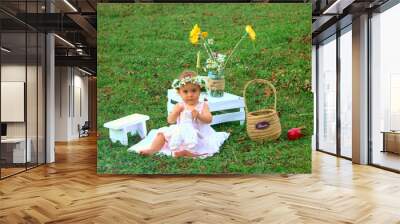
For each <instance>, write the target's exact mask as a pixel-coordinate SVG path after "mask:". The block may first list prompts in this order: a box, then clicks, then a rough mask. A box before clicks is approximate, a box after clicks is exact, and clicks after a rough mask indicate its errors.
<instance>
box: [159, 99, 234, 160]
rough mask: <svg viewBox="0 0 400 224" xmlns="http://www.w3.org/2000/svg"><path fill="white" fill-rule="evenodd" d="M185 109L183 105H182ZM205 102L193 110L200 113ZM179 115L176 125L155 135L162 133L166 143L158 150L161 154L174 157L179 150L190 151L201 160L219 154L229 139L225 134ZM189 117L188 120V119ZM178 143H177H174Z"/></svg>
mask: <svg viewBox="0 0 400 224" xmlns="http://www.w3.org/2000/svg"><path fill="white" fill-rule="evenodd" d="M182 104H183V105H184V107H185V110H184V111H186V105H185V103H182ZM204 104H206V102H199V103H198V104H197V105H196V107H195V109H196V110H197V111H199V113H201V112H202V111H203V106H204ZM186 113H187V112H185V113H181V114H180V116H179V117H178V119H177V124H173V125H170V126H167V127H162V128H160V129H158V130H157V133H163V134H164V137H165V139H166V143H165V144H164V146H163V147H162V149H161V150H160V153H161V154H165V155H170V156H174V153H173V152H174V151H175V150H179V149H186V150H190V151H191V152H192V153H196V154H199V155H203V156H201V157H202V158H204V157H208V156H212V155H214V154H215V153H217V152H219V149H220V147H221V145H222V144H223V143H224V141H225V140H226V139H228V137H229V133H227V132H216V131H215V130H214V129H213V128H212V127H211V125H210V124H205V123H203V122H201V121H199V120H192V119H191V117H192V115H191V112H190V111H189V113H190V115H188V114H186ZM189 117H190V118H189ZM182 124H183V126H182ZM176 142H179V143H176Z"/></svg>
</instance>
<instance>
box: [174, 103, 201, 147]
mask: <svg viewBox="0 0 400 224" xmlns="http://www.w3.org/2000/svg"><path fill="white" fill-rule="evenodd" d="M184 107H185V109H184V110H183V111H182V112H181V114H180V116H179V117H178V119H177V125H176V127H175V131H174V132H173V133H172V135H171V138H170V140H169V147H170V149H171V150H179V149H180V148H181V147H183V148H185V149H188V150H190V151H195V146H196V145H197V143H198V138H199V137H201V136H200V132H199V129H197V126H196V125H195V124H194V122H192V121H193V116H192V112H191V111H190V110H189V109H188V108H187V107H186V105H185V104H184Z"/></svg>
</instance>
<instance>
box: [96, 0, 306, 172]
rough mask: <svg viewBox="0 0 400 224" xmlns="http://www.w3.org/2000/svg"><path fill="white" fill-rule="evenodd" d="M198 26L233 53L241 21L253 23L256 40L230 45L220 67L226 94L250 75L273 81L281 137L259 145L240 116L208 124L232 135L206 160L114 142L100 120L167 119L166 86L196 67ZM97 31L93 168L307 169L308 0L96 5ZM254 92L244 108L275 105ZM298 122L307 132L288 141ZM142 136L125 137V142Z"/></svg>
mask: <svg viewBox="0 0 400 224" xmlns="http://www.w3.org/2000/svg"><path fill="white" fill-rule="evenodd" d="M196 23H197V24H199V25H200V27H201V28H202V30H204V31H207V32H209V37H210V38H213V39H214V40H215V46H214V49H216V50H217V51H221V52H226V51H228V50H232V48H233V47H234V45H235V43H236V41H237V40H238V39H239V38H240V37H241V36H242V35H243V32H244V28H245V26H246V25H247V24H251V25H253V28H254V30H255V31H256V33H257V40H256V42H255V43H253V42H251V41H249V40H246V41H244V42H243V43H242V45H241V46H240V47H239V48H238V51H236V54H235V55H234V56H233V58H232V61H231V64H230V65H229V66H228V67H229V68H228V69H227V71H226V73H225V79H226V91H227V92H230V93H233V94H236V95H242V91H243V88H244V85H245V84H246V82H248V81H250V80H252V79H255V78H263V79H267V80H269V81H271V82H272V83H273V84H274V85H275V87H276V89H277V92H278V104H277V110H278V111H279V112H280V116H281V124H282V136H281V137H280V138H279V139H278V140H276V141H270V142H264V143H256V142H253V141H251V140H250V139H249V138H248V136H247V134H246V129H245V126H240V125H239V122H234V123H225V124H220V125H217V126H214V128H215V129H216V130H217V131H228V132H231V136H230V137H229V139H228V140H227V141H226V142H225V144H224V145H223V147H222V148H221V151H220V153H219V154H216V155H214V156H212V157H210V158H207V159H187V158H186V159H185V158H179V159H177V158H170V157H165V156H152V157H141V156H139V155H137V154H135V153H130V152H127V148H128V147H126V146H123V145H120V144H119V143H111V141H110V140H109V136H108V129H106V128H104V127H103V124H104V123H105V122H107V121H110V120H114V119H117V118H120V117H123V116H126V115H129V114H132V113H142V114H147V115H149V116H150V120H149V121H148V123H147V125H148V130H151V129H154V128H160V127H163V126H166V125H167V121H166V119H167V105H166V104H167V89H169V88H170V85H171V82H172V80H173V79H175V78H177V76H178V74H179V73H180V72H181V71H182V70H184V69H192V70H195V66H196V53H197V50H198V49H199V47H194V46H192V45H191V44H190V43H189V41H188V34H189V32H190V30H191V28H192V27H193V25H194V24H196ZM98 32H99V33H98V34H99V35H98V40H97V41H98V81H97V85H98V105H99V106H98V127H99V134H100V138H99V140H98V164H97V170H98V172H99V173H115V174H197V173H202V174H214V173H252V174H254V173H257V174H259V173H310V172H311V133H312V124H313V116H312V112H313V97H312V92H311V86H310V85H311V4H99V5H98ZM202 54H203V55H205V53H204V51H203V52H202ZM203 59H204V57H203ZM258 91H259V90H258V89H257V88H249V90H248V92H247V94H249V96H250V97H249V101H248V105H249V108H250V110H256V109H260V108H263V107H266V106H268V105H271V103H272V99H271V98H268V99H265V97H264V98H263V97H262V95H263V94H262V92H261V93H260V92H258ZM298 126H306V128H307V135H306V136H305V137H304V138H302V139H300V140H297V141H288V140H287V139H286V132H287V130H288V129H290V128H292V127H298ZM138 141H139V138H138V137H137V136H130V137H129V145H130V146H131V145H132V144H134V143H136V142H138Z"/></svg>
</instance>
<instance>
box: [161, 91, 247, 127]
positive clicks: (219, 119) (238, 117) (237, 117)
mask: <svg viewBox="0 0 400 224" xmlns="http://www.w3.org/2000/svg"><path fill="white" fill-rule="evenodd" d="M204 98H207V100H208V107H209V108H210V112H219V114H216V115H213V120H212V122H211V125H213V124H220V123H225V122H233V121H240V124H241V125H243V124H244V121H245V119H246V114H245V112H244V100H243V97H240V96H236V95H233V94H230V93H226V92H225V93H224V96H223V97H211V96H209V95H208V94H207V93H205V92H202V93H201V94H200V99H199V100H200V101H204ZM179 102H182V98H181V97H180V96H179V95H178V93H177V92H176V90H175V89H169V90H168V102H167V110H168V114H169V113H170V112H171V111H172V109H173V108H174V105H175V104H176V103H179ZM232 109H236V110H237V111H233V112H232V111H227V110H232Z"/></svg>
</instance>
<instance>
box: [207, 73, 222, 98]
mask: <svg viewBox="0 0 400 224" xmlns="http://www.w3.org/2000/svg"><path fill="white" fill-rule="evenodd" d="M207 76H208V82H207V93H208V95H210V96H211V97H223V96H224V90H225V78H224V72H223V71H220V72H216V71H208V75H207Z"/></svg>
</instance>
